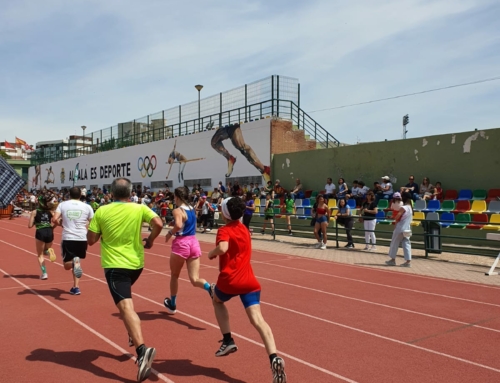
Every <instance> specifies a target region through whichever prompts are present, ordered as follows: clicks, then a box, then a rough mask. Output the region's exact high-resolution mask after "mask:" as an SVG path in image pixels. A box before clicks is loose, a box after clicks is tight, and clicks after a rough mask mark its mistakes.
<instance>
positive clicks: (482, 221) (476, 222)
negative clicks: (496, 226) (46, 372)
mask: <svg viewBox="0 0 500 383" xmlns="http://www.w3.org/2000/svg"><path fill="white" fill-rule="evenodd" d="M487 224H488V214H473V215H472V223H471V224H469V225H467V226H466V228H467V229H475V230H479V229H482V228H483V226H484V225H487Z"/></svg>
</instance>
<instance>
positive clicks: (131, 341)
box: [128, 335, 134, 347]
mask: <svg viewBox="0 0 500 383" xmlns="http://www.w3.org/2000/svg"><path fill="white" fill-rule="evenodd" d="M128 346H129V347H134V341H133V340H132V337H131V336H130V335H129V336H128Z"/></svg>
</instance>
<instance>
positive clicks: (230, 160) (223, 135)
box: [211, 128, 236, 177]
mask: <svg viewBox="0 0 500 383" xmlns="http://www.w3.org/2000/svg"><path fill="white" fill-rule="evenodd" d="M228 138H229V135H228V133H227V130H226V129H225V128H220V129H219V130H218V131H217V132H216V133H215V134H214V135H213V137H212V141H211V144H212V148H214V149H215V151H216V152H217V153H219V154H222V155H223V156H224V158H225V159H226V160H227V173H226V177H230V176H231V174H232V173H233V167H234V164H235V162H236V157H234V156H232V155H231V153H229V152H228V151H227V149H226V148H225V147H224V144H222V141H224V140H227V139H228Z"/></svg>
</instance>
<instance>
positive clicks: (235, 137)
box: [28, 119, 271, 190]
mask: <svg viewBox="0 0 500 383" xmlns="http://www.w3.org/2000/svg"><path fill="white" fill-rule="evenodd" d="M270 127H271V120H270V119H264V120H259V121H254V122H249V123H246V124H242V125H241V126H239V125H231V126H228V127H223V128H220V129H217V130H209V131H204V132H199V133H195V134H188V135H183V136H178V137H174V138H169V139H166V140H161V141H155V142H150V143H146V144H141V145H135V146H129V147H126V148H121V149H115V150H111V151H106V152H100V153H95V154H90V155H85V156H79V157H75V158H70V159H67V160H63V161H57V162H52V163H47V164H43V165H37V166H32V167H30V168H29V173H28V175H29V178H28V187H29V189H42V188H44V187H46V188H48V189H51V188H52V189H53V188H57V189H59V188H63V187H66V188H67V187H71V186H73V185H74V186H80V187H83V186H85V187H86V188H89V187H90V185H98V186H99V187H102V186H103V185H109V184H111V182H112V181H113V179H115V178H118V177H126V178H129V179H130V180H131V181H132V182H133V183H134V184H142V185H143V186H148V187H151V185H156V186H153V187H152V189H158V188H163V187H164V185H165V184H166V183H168V184H169V185H172V186H173V187H174V188H175V187H177V186H182V185H184V184H186V185H188V186H191V184H192V183H198V182H195V181H196V180H204V183H205V186H207V187H206V188H205V190H207V189H208V187H209V186H210V187H212V190H213V188H214V187H215V186H217V184H218V183H219V181H222V182H225V178H230V179H231V180H232V179H238V178H239V177H240V178H247V179H248V178H252V179H259V180H260V184H261V185H262V184H264V183H265V182H266V181H267V180H268V179H270V175H269V174H270V163H271V142H270V138H271V132H270ZM259 177H260V178H259ZM208 179H210V181H208ZM167 181H168V182H167ZM208 182H210V185H208V184H207V183H208ZM158 185H161V186H158ZM208 190H210V189H208Z"/></svg>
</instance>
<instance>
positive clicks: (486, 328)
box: [17, 233, 500, 333]
mask: <svg viewBox="0 0 500 383" xmlns="http://www.w3.org/2000/svg"><path fill="white" fill-rule="evenodd" d="M17 234H20V235H23V236H28V235H26V234H22V233H17ZM56 245H58V246H59V244H57V243H56ZM87 254H91V255H94V256H96V257H99V255H98V254H95V253H92V252H90V251H87ZM146 254H149V255H154V256H157V257H160V258H166V259H169V258H170V257H169V256H168V255H162V254H157V253H153V252H151V251H146ZM200 266H203V268H205V269H216V270H218V267H216V266H210V265H200ZM144 270H148V271H149V270H151V271H152V272H153V273H156V274H163V275H166V276H168V277H170V274H168V273H161V272H157V271H155V270H152V269H148V268H144ZM257 278H259V279H262V280H266V281H269V282H273V283H278V284H282V285H286V286H290V287H294V288H299V289H303V290H308V291H313V292H316V293H321V294H326V295H330V296H335V297H338V298H343V299H348V300H353V301H356V302H362V303H366V304H370V305H374V306H379V307H384V308H388V309H392V310H397V311H402V312H406V313H410V314H415V315H420V316H425V317H427V318H432V319H437V320H443V321H447V322H451V323H456V324H460V325H464V326H468V327H475V328H478V329H482V330H486V331H493V332H497V333H500V330H497V329H494V328H491V327H486V326H480V325H477V324H474V323H468V322H463V321H459V320H455V319H450V318H445V317H440V316H436V315H432V314H427V313H423V312H419V311H414V310H409V309H404V308H401V307H395V306H390V305H387V304H383V303H378V302H372V301H367V300H364V299H360V298H354V297H349V296H346V295H341V294H336V293H332V292H329V291H324V290H320V289H315V288H311V287H306V286H301V285H298V284H293V283H288V282H283V281H279V280H276V279H271V278H266V277H260V276H257ZM180 279H182V278H180ZM182 280H183V281H187V282H189V280H186V279H182ZM474 302H475V301H474ZM475 303H481V302H475Z"/></svg>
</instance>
